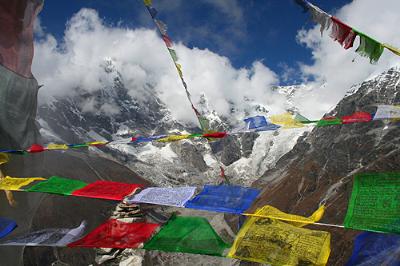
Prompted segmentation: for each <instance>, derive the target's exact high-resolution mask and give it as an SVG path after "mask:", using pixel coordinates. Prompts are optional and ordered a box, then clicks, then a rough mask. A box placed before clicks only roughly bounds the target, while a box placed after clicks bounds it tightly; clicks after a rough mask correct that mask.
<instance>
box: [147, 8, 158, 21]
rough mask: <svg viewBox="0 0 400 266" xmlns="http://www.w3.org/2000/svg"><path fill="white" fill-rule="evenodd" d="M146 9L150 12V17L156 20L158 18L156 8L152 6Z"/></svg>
mask: <svg viewBox="0 0 400 266" xmlns="http://www.w3.org/2000/svg"><path fill="white" fill-rule="evenodd" d="M146 7H147V10H148V11H149V13H150V16H151V17H152V18H153V19H155V18H156V16H157V10H156V9H155V8H154V7H152V6H146Z"/></svg>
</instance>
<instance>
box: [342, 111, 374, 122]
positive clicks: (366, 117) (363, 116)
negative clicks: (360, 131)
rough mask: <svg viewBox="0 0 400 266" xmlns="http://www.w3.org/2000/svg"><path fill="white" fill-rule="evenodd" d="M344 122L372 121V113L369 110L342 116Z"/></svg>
mask: <svg viewBox="0 0 400 266" xmlns="http://www.w3.org/2000/svg"><path fill="white" fill-rule="evenodd" d="M341 118H342V123H343V124H352V123H364V122H370V121H372V115H371V114H370V113H367V112H355V113H354V114H352V115H347V116H342V117H341Z"/></svg>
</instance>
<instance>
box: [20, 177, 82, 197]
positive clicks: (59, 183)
mask: <svg viewBox="0 0 400 266" xmlns="http://www.w3.org/2000/svg"><path fill="white" fill-rule="evenodd" d="M85 186H87V183H85V182H83V181H80V180H75V179H68V178H63V177H59V176H52V177H50V179H48V180H46V181H43V182H40V183H38V184H35V185H33V186H32V187H30V188H28V189H26V191H29V192H45V193H52V194H60V195H71V194H72V192H74V191H75V190H78V189H81V188H83V187H85Z"/></svg>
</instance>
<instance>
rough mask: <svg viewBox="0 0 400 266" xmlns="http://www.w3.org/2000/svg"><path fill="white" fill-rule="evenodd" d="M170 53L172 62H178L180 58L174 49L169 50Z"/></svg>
mask: <svg viewBox="0 0 400 266" xmlns="http://www.w3.org/2000/svg"><path fill="white" fill-rule="evenodd" d="M168 52H169V54H170V55H171V57H172V60H174V62H176V61H178V56H177V55H176V52H175V50H174V49H170V48H168Z"/></svg>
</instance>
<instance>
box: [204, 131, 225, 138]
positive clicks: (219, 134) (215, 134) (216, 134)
mask: <svg viewBox="0 0 400 266" xmlns="http://www.w3.org/2000/svg"><path fill="white" fill-rule="evenodd" d="M227 135H228V134H227V133H226V132H213V133H206V134H202V135H201V137H204V138H213V139H222V138H225V137H226V136H227Z"/></svg>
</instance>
